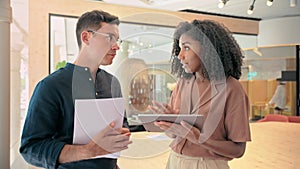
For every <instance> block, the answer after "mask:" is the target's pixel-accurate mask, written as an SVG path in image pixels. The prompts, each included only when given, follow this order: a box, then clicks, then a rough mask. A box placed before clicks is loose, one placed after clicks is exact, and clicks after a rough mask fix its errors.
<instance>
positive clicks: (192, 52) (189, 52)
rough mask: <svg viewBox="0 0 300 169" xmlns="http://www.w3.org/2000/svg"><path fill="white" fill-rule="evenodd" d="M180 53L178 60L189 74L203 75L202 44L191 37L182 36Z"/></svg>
mask: <svg viewBox="0 0 300 169" xmlns="http://www.w3.org/2000/svg"><path fill="white" fill-rule="evenodd" d="M179 46H180V52H179V55H178V59H179V60H180V62H181V63H182V67H183V69H184V70H185V72H187V73H194V72H198V73H201V72H200V71H201V60H200V42H199V41H196V40H194V39H192V38H191V37H190V36H189V35H186V34H182V35H181V37H180V38H179Z"/></svg>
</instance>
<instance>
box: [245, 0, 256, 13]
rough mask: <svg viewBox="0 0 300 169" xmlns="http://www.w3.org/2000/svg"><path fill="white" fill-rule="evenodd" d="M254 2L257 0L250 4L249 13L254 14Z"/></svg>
mask: <svg viewBox="0 0 300 169" xmlns="http://www.w3.org/2000/svg"><path fill="white" fill-rule="evenodd" d="M254 3H255V0H253V2H252V4H251V5H250V7H249V9H248V11H247V13H248V15H252V14H253V10H254Z"/></svg>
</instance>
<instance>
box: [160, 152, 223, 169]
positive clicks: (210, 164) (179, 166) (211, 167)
mask: <svg viewBox="0 0 300 169" xmlns="http://www.w3.org/2000/svg"><path fill="white" fill-rule="evenodd" d="M166 169H229V165H228V161H225V160H211V159H206V158H202V157H190V156H185V155H182V154H178V153H176V152H174V151H171V153H170V156H169V160H168V163H167V167H166Z"/></svg>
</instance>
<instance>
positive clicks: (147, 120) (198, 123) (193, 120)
mask: <svg viewBox="0 0 300 169" xmlns="http://www.w3.org/2000/svg"><path fill="white" fill-rule="evenodd" d="M138 118H139V120H140V121H141V122H142V124H143V126H144V128H145V129H146V130H147V131H151V132H163V130H161V129H160V128H159V127H157V126H155V125H154V122H155V121H167V122H172V123H178V124H179V123H180V122H181V121H185V122H187V123H189V124H190V125H192V126H195V127H197V128H198V129H201V128H202V123H203V115H201V114H138Z"/></svg>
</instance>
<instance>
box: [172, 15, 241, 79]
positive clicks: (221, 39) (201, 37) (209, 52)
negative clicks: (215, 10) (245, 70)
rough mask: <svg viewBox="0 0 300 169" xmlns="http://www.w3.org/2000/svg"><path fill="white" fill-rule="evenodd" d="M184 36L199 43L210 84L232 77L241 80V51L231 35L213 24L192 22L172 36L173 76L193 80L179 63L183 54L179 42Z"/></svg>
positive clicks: (183, 24)
mask: <svg viewBox="0 0 300 169" xmlns="http://www.w3.org/2000/svg"><path fill="white" fill-rule="evenodd" d="M182 34H185V35H187V36H190V37H191V38H192V39H194V40H196V41H199V42H200V45H201V50H200V51H201V52H200V53H201V54H200V56H199V57H200V59H201V62H202V66H201V67H202V76H203V77H204V78H207V79H209V80H223V79H224V78H227V77H229V76H232V77H234V78H235V79H239V78H240V76H241V74H242V73H241V67H242V64H243V58H244V56H243V54H242V51H241V49H240V47H239V45H238V43H237V42H236V40H235V39H234V38H233V36H232V34H231V33H230V31H229V30H228V29H227V28H226V27H225V26H223V25H221V24H219V23H217V22H215V21H211V20H203V21H201V20H193V21H192V22H191V23H189V22H181V23H180V24H179V25H178V26H177V27H176V30H175V33H174V35H173V38H174V42H173V49H172V57H171V62H172V65H171V73H172V74H174V75H176V76H177V77H185V78H190V77H192V76H193V74H191V73H186V72H185V71H184V69H183V68H182V64H181V63H180V60H179V59H178V55H179V52H180V47H179V38H180V36H181V35H182Z"/></svg>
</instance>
